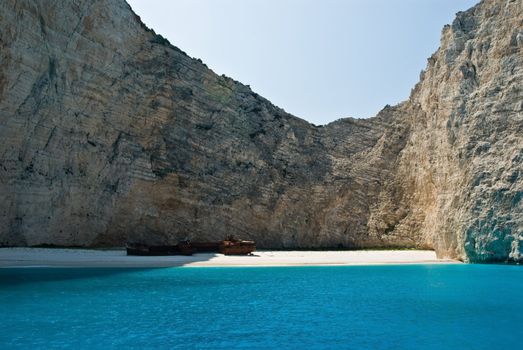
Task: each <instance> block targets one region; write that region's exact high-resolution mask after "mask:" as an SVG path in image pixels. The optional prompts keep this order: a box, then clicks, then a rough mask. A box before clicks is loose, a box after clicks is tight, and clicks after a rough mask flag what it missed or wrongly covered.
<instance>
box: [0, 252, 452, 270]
mask: <svg viewBox="0 0 523 350" xmlns="http://www.w3.org/2000/svg"><path fill="white" fill-rule="evenodd" d="M441 263H457V261H455V260H446V259H437V257H436V254H435V253H434V252H433V251H430V250H375V251H373V250H358V251H259V252H255V253H254V254H253V255H250V256H225V255H222V254H194V255H192V256H127V255H126V252H125V250H88V249H45V248H0V267H44V266H45V267H174V266H188V267H198V266H201V267H203V266H209V267H211V266H215V267H219V266H221V267H224V266H308V265H310V266H315V265H317V266H323V265H382V264H441Z"/></svg>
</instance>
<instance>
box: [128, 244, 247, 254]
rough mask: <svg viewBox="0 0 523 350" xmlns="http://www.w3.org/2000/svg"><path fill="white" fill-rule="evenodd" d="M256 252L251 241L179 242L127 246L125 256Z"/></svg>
mask: <svg viewBox="0 0 523 350" xmlns="http://www.w3.org/2000/svg"><path fill="white" fill-rule="evenodd" d="M255 250H256V244H255V242H253V241H239V240H237V241H229V240H225V241H219V242H181V243H178V244H177V245H171V246H147V245H144V244H129V245H128V246H127V255H137V256H165V255H192V254H194V253H222V254H225V255H247V254H250V253H252V252H254V251H255Z"/></svg>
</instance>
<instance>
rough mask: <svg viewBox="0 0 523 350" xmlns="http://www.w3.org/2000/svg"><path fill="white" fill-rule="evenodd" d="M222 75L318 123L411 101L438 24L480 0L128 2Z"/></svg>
mask: <svg viewBox="0 0 523 350" xmlns="http://www.w3.org/2000/svg"><path fill="white" fill-rule="evenodd" d="M128 1H129V3H130V5H131V6H132V8H133V9H134V10H135V11H136V12H137V13H138V15H140V16H141V17H142V20H143V21H144V22H145V24H147V25H148V26H149V27H151V28H153V29H154V30H155V31H156V32H157V33H159V34H162V35H163V36H165V37H166V38H167V39H169V41H170V42H171V43H172V44H173V45H176V46H178V47H179V48H180V49H182V50H184V51H185V52H187V53H188V54H189V55H190V56H192V57H196V58H201V59H202V61H204V62H205V63H206V64H207V65H208V66H209V67H210V68H211V69H212V70H214V71H215V72H216V73H218V74H225V75H228V76H230V77H232V78H234V79H236V80H239V81H241V82H242V83H244V84H248V85H250V86H251V88H252V89H253V90H254V91H255V92H257V93H259V94H260V95H262V96H264V97H266V98H268V99H269V100H271V101H272V102H273V103H274V104H276V105H277V106H279V107H281V108H283V109H285V110H286V111H287V112H290V113H292V114H294V115H296V116H298V117H301V118H304V119H306V120H308V121H310V122H312V123H315V124H326V123H328V122H331V121H333V120H336V119H339V118H343V117H357V118H367V117H371V116H374V115H375V114H376V113H377V112H378V111H379V110H380V109H381V108H383V106H385V105H386V104H391V105H392V104H396V103H398V102H401V101H403V100H405V99H406V98H407V97H408V96H409V93H410V90H411V88H413V87H414V84H415V83H416V82H417V81H418V79H419V73H420V71H421V70H422V69H424V68H425V66H426V63H427V57H429V56H430V55H431V54H432V53H433V52H434V51H435V50H436V49H437V47H438V46H439V40H440V34H441V29H442V27H443V25H444V24H446V23H450V22H452V20H453V19H454V15H455V13H456V12H457V11H462V10H466V9H468V8H469V7H471V6H473V5H474V4H475V3H477V0H128Z"/></svg>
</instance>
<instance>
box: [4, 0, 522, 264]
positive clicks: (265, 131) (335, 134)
mask: <svg viewBox="0 0 523 350" xmlns="http://www.w3.org/2000/svg"><path fill="white" fill-rule="evenodd" d="M0 9H1V11H0V28H1V30H0V139H1V140H2V143H1V144H0V196H1V197H2V199H3V200H2V201H1V202H0V243H2V244H4V245H38V244H54V245H68V246H71V245H75V246H76V245H79V246H115V245H122V244H124V243H125V242H126V241H146V242H149V243H175V242H176V241H178V240H180V239H183V238H185V237H189V238H192V239H221V238H223V237H224V236H225V235H226V234H235V235H237V236H240V237H244V238H252V239H255V240H256V241H257V242H258V244H259V246H261V247H265V248H311V247H346V248H359V247H426V248H430V247H434V248H435V249H436V251H437V252H438V254H439V255H440V256H450V257H457V258H462V259H470V260H471V261H495V260H502V261H506V260H508V259H512V260H519V259H520V255H519V254H520V248H519V239H520V235H521V234H522V225H523V215H522V204H521V196H522V184H523V180H522V179H521V176H520V173H521V170H522V168H521V167H522V165H521V164H522V160H523V147H522V146H523V145H522V144H523V137H522V136H521V135H522V133H521V131H522V130H521V129H522V128H523V123H522V118H523V115H522V113H523V112H522V109H523V104H522V101H523V99H522V97H523V92H522V90H521V86H522V85H521V82H522V74H523V73H522V69H523V68H522V67H523V65H522V57H523V56H522V48H523V23H522V22H523V4H522V2H521V1H519V0H517V1H506V0H488V1H483V2H482V3H480V4H479V5H478V6H476V7H474V8H472V9H471V10H469V11H467V12H465V13H460V14H458V17H457V19H456V20H455V21H454V23H453V24H452V26H449V27H446V28H445V29H444V31H443V37H442V45H441V48H440V49H439V50H438V51H437V52H436V53H435V54H434V55H433V56H432V57H431V58H430V59H429V64H428V67H427V70H426V72H425V73H424V74H422V78H421V82H420V83H419V84H418V85H417V86H416V88H415V89H414V90H413V92H412V94H411V98H410V99H409V100H408V101H406V102H404V103H402V104H400V105H398V106H395V107H386V108H385V109H383V110H382V111H381V112H380V113H379V114H378V115H377V116H376V117H375V118H371V119H367V120H358V119H342V120H339V121H337V122H334V123H331V124H328V125H326V126H323V127H317V126H314V125H311V124H309V123H307V122H305V121H303V120H301V119H298V118H296V117H294V116H292V115H289V114H288V113H286V112H285V111H283V110H281V109H279V108H277V107H275V106H274V105H272V104H271V103H270V102H269V101H267V100H265V99H264V98H262V97H260V96H258V95H257V94H256V93H254V92H252V91H251V90H250V88H249V87H247V86H245V85H242V84H240V83H239V82H236V81H234V80H232V79H230V78H227V77H224V76H217V75H216V74H214V73H213V72H212V71H211V70H209V69H208V68H207V67H206V66H205V65H204V64H203V63H202V62H201V61H199V60H195V59H192V58H190V57H188V56H187V55H186V54H185V53H183V52H182V51H180V50H179V49H178V48H176V47H173V46H171V45H170V44H169V43H168V42H167V41H166V40H165V39H163V38H162V37H161V36H159V35H156V34H155V33H154V32H153V31H151V30H149V29H147V28H146V27H145V26H144V25H143V24H142V23H141V21H140V19H139V18H138V17H137V16H136V15H135V14H134V13H133V12H132V10H131V9H130V8H129V6H128V5H127V4H126V3H125V2H124V1H123V0H98V1H87V0H75V1H68V2H63V1H43V0H40V1H14V0H7V1H4V2H2V3H1V4H0ZM522 249H523V248H522Z"/></svg>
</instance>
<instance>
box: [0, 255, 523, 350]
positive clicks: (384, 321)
mask: <svg viewBox="0 0 523 350" xmlns="http://www.w3.org/2000/svg"><path fill="white" fill-rule="evenodd" d="M522 291H523V268H521V267H518V266H499V265H498V266H493V265H411V266H346V267H273V268H167V269H43V268H34V269H0V349H17V348H20V349H60V348H74V349H111V348H125V349H129V348H130V349H133V348H134V349H274V348H278V349H279V348H281V349H457V348H460V349H503V348H509V347H510V348H521V347H522V346H523V295H522Z"/></svg>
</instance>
